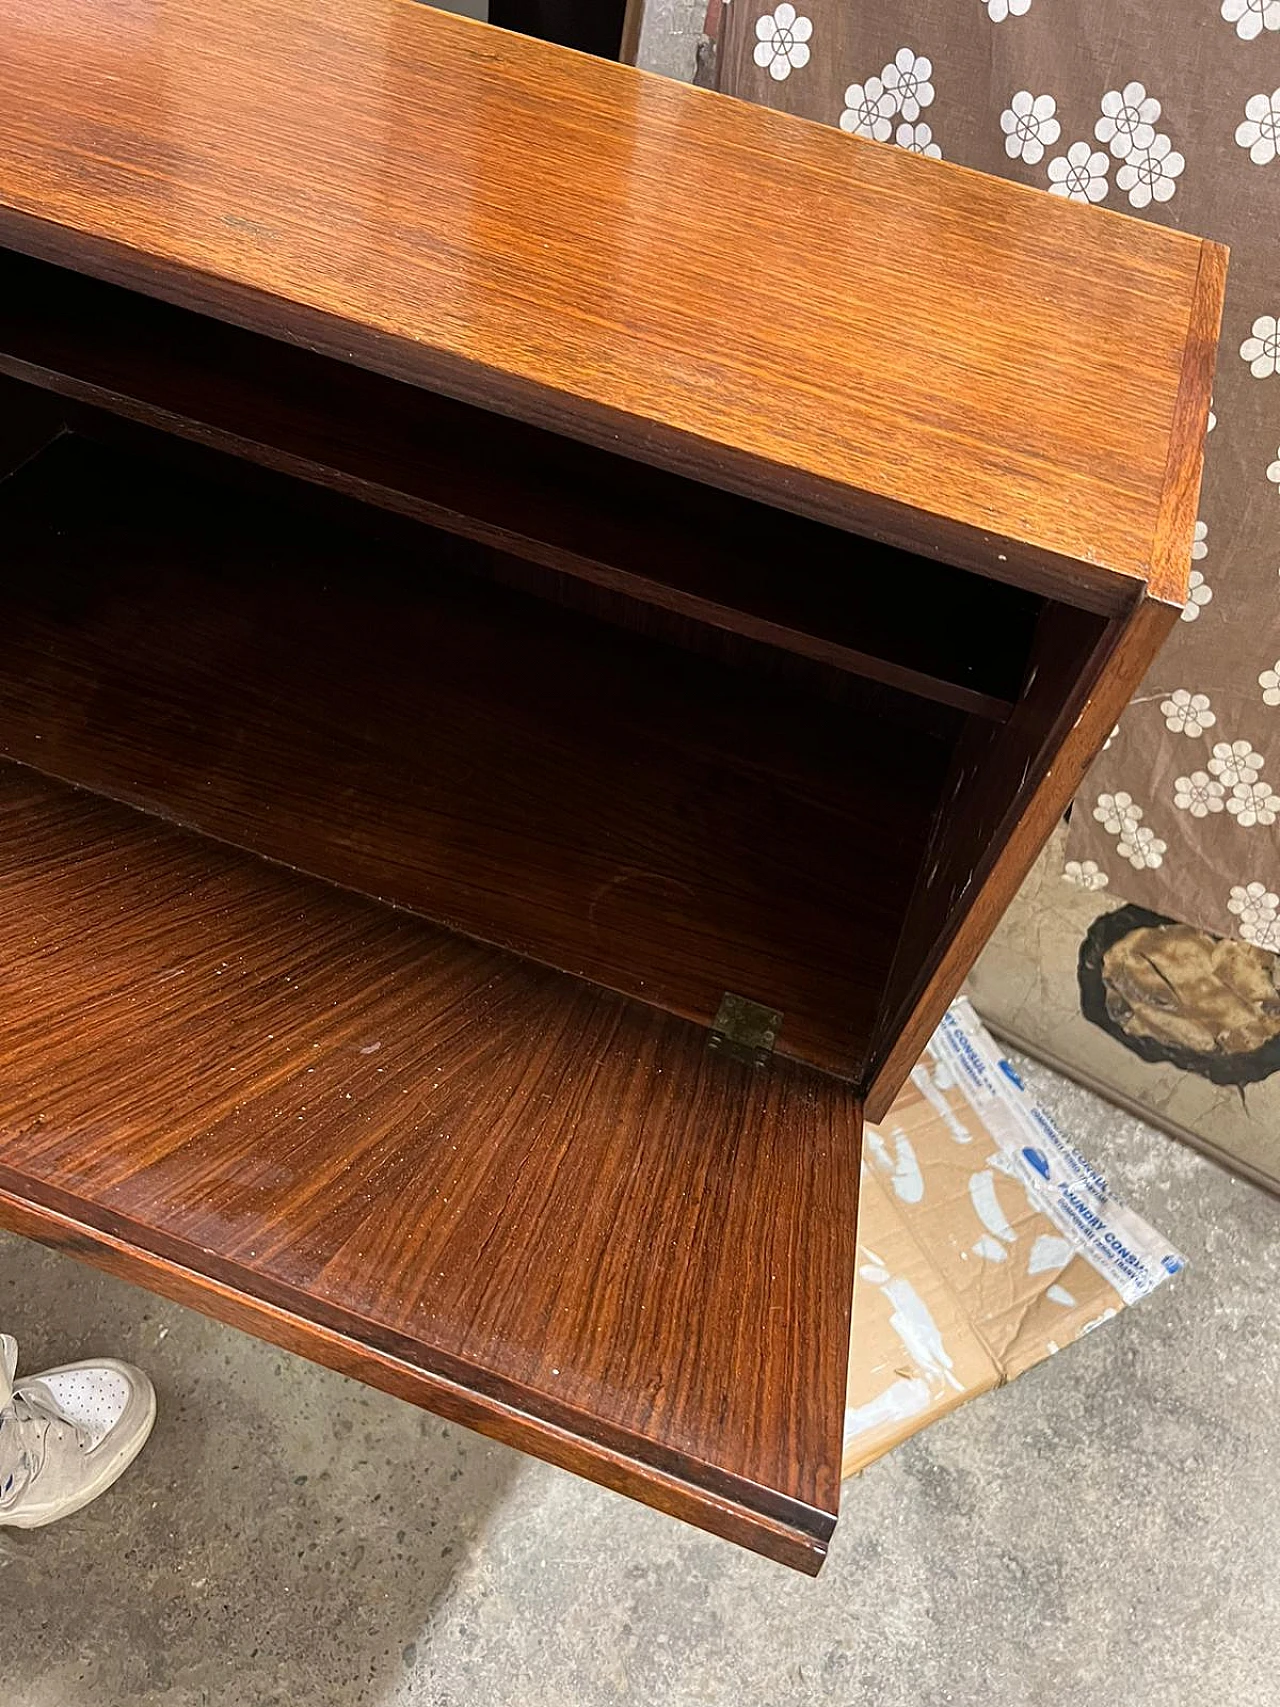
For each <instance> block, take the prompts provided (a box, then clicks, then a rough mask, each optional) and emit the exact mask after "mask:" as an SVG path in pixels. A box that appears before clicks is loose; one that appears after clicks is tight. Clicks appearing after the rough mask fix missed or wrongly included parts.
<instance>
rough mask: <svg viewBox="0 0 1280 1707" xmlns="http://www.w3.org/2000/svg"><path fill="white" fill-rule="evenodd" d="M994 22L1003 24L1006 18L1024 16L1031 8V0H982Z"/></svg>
mask: <svg viewBox="0 0 1280 1707" xmlns="http://www.w3.org/2000/svg"><path fill="white" fill-rule="evenodd" d="M982 4H983V5H984V6H985V7H986V8H987V16H988V17H989V18H990V19H991V22H992V23H993V24H1003V23H1004V21H1005V19H1006V18H1022V17H1025V16H1026V14H1027V13H1028V12H1029V11H1030V10H1031V0H982Z"/></svg>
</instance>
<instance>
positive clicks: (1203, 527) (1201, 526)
mask: <svg viewBox="0 0 1280 1707" xmlns="http://www.w3.org/2000/svg"><path fill="white" fill-rule="evenodd" d="M1208 555H1209V524H1208V522H1197V523H1196V531H1195V533H1194V534H1193V535H1192V538H1191V561H1192V562H1193V563H1199V562H1201V561H1202V560H1203V559H1204V558H1206V557H1207V556H1208Z"/></svg>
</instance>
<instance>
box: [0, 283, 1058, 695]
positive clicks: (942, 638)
mask: <svg viewBox="0 0 1280 1707" xmlns="http://www.w3.org/2000/svg"><path fill="white" fill-rule="evenodd" d="M5 372H7V373H9V374H11V375H13V376H14V377H16V378H18V379H23V380H29V381H31V382H32V383H33V384H35V385H37V386H39V387H41V388H45V389H51V390H54V391H57V392H59V393H61V394H62V395H64V396H66V397H69V398H72V399H78V400H80V401H84V402H88V403H91V404H94V405H96V406H98V407H100V408H102V409H106V410H110V411H112V412H114V413H117V414H120V415H123V416H125V417H127V418H129V419H133V420H138V421H142V422H145V423H147V424H149V425H152V426H155V427H157V428H160V429H162V430H164V431H166V432H170V433H179V434H182V435H184V436H186V437H188V438H190V439H193V440H195V441H196V442H198V443H202V444H208V445H214V446H218V447H220V448H222V449H225V450H228V451H231V452H233V453H235V454H236V455H238V456H241V457H245V458H247V459H249V460H252V461H255V462H259V463H262V464H263V465H265V466H267V467H271V468H277V469H281V470H284V471H286V472H288V473H291V474H295V475H298V476H301V477H302V478H304V479H307V480H311V481H315V482H318V483H320V484H323V485H325V486H329V487H332V488H335V489H338V490H341V491H344V492H347V493H350V494H352V495H354V496H357V497H360V498H363V499H365V500H366V501H368V502H370V503H373V504H377V505H380V506H382V507H385V508H388V509H391V510H394V511H398V512H400V513H402V514H405V515H409V516H413V517H415V518H417V519H419V520H423V521H427V522H430V523H431V524H432V525H433V526H435V527H438V528H441V529H445V530H447V531H451V532H456V533H460V534H463V535H465V536H466V537H468V538H470V539H474V540H477V541H480V542H482V543H485V544H488V545H493V546H496V547H497V548H499V549H500V550H502V551H504V552H508V553H514V554H516V555H518V556H520V557H522V558H525V559H527V560H529V561H531V562H533V563H535V564H538V565H541V566H543V567H545V568H547V569H550V570H560V571H564V572H565V573H568V574H570V575H573V576H575V577H578V578H581V579H585V580H587V581H589V582H591V583H593V584H595V585H597V586H599V587H602V588H604V589H608V590H611V591H614V592H617V593H620V594H624V595H630V596H633V597H635V598H637V599H639V600H641V601H643V602H646V603H650V604H654V605H656V606H658V607H660V608H663V609H666V610H668V611H671V612H674V613H677V614H680V615H683V616H687V617H689V618H691V619H693V620H695V621H697V622H699V623H702V624H709V625H712V626H717V627H720V628H722V629H726V630H728V631H730V632H733V633H736V634H739V635H744V636H747V637H749V638H753V639H755V640H758V641H761V642H764V643H767V644H769V645H771V646H774V647H776V648H779V649H781V650H784V651H791V652H794V653H796V654H797V655H799V656H802V657H806V658H809V659H812V660H816V661H819V662H823V663H826V664H828V665H830V666H832V667H833V668H837V669H842V670H848V671H850V672H852V673H854V674H857V675H861V676H864V677H867V678H869V679H872V680H875V681H880V682H884V683H887V684H889V685H891V686H897V687H902V688H904V689H907V690H908V691H910V692H912V693H914V694H918V695H922V696H924V697H926V698H930V699H936V700H938V701H939V702H940V703H943V704H946V705H951V706H955V707H957V708H958V709H960V710H963V711H972V712H975V713H977V714H978V715H979V716H983V717H989V718H992V719H994V720H996V721H1000V720H1003V719H1004V718H1007V717H1008V716H1009V715H1010V712H1011V710H1012V707H1013V703H1014V702H1015V701H1016V699H1017V697H1018V693H1019V689H1020V686H1021V679H1022V674H1023V671H1024V669H1025V664H1026V659H1027V656H1028V651H1029V648H1030V644H1031V638H1032V635H1033V633H1034V630H1035V624H1036V620H1037V617H1038V614H1039V611H1040V609H1041V608H1042V605H1043V602H1044V601H1043V600H1042V599H1041V598H1039V597H1037V596H1036V595H1035V594H1034V593H1031V592H1028V591H1027V590H1026V589H1025V588H1023V587H1017V586H1006V585H1004V584H1003V583H1001V582H999V581H995V580H990V579H988V578H986V577H985V576H982V575H975V574H970V573H967V572H965V571H963V570H957V569H954V568H951V567H950V566H948V565H946V564H941V563H933V562H930V561H929V560H928V559H927V558H922V557H918V556H913V555H912V554H910V553H908V552H904V551H898V550H895V549H893V548H892V547H890V546H887V545H878V544H877V543H875V542H874V541H873V540H869V539H864V538H859V537H858V536H856V535H853V534H849V533H845V532H843V531H842V530H840V529H838V528H834V527H829V526H825V525H824V524H822V523H820V522H814V521H809V520H806V519H805V518H803V517H801V516H795V515H790V514H788V513H786V512H785V511H783V510H778V509H773V508H770V507H769V506H768V505H765V504H758V503H752V502H750V501H747V500H744V499H741V498H736V497H733V496H731V495H730V494H728V493H724V492H719V491H717V490H715V488H713V487H710V486H705V485H702V484H700V483H698V482H697V481H694V480H689V479H685V478H682V477H681V476H680V475H678V474H672V473H669V472H665V471H663V470H660V469H655V468H647V467H645V466H643V465H641V464H637V463H636V462H634V461H631V460H629V459H628V458H626V457H622V456H616V455H611V454H610V453H609V452H607V451H603V450H597V449H594V448H592V447H591V446H588V445H583V444H579V443H577V442H575V441H574V440H571V439H567V438H564V437H562V436H561V435H559V434H557V433H552V432H548V431H546V430H544V429H541V428H538V427H533V426H529V425H527V424H525V423H523V422H520V421H516V420H513V419H509V418H507V417H505V416H501V415H496V414H493V413H492V412H490V411H488V410H485V409H480V408H476V407H475V406H474V405H469V404H465V403H458V402H454V401H452V400H451V399H449V398H445V397H441V396H439V395H437V394H435V393H433V392H429V391H424V390H422V389H421V388H420V387H416V386H411V385H405V384H402V383H399V382H397V381H395V380H390V379H385V378H382V377H381V376H379V375H377V374H373V373H368V372H366V371H364V370H363V369H361V368H357V367H353V366H351V365H350V364H348V363H345V362H339V361H334V360H332V359H330V358H328V357H325V356H319V355H316V354H315V353H313V352H311V351H307V350H299V349H295V348H293V347H292V346H291V345H287V344H282V343H279V342H277V341H275V340H273V339H271V338H265V337H262V336H260V335H259V334H256V333H253V332H247V331H244V330H243V329H241V328H238V327H235V326H228V325H221V324H219V323H217V322H215V321H210V320H209V319H208V318H207V317H205V316H202V315H197V314H193V313H191V312H190V311H188V310H184V309H181V308H174V307H171V306H169V305H168V304H164V303H156V302H150V301H148V300H147V299H146V298H145V297H140V296H138V295H136V294H135V293H133V292H131V291H127V290H122V289H120V288H118V287H116V286H113V285H109V284H103V283H100V282H99V281H97V280H94V279H89V278H85V277H83V276H81V275H79V274H76V273H72V272H69V271H67V270H65V269H63V268H58V267H52V266H49V265H47V264H45V263H43V262H39V261H34V260H31V259H30V258H28V257H26V256H22V255H17V254H5V253H4V252H3V251H0V373H5ZM961 633H962V634H963V635H964V636H965V642H964V644H957V636H958V635H959V634H961Z"/></svg>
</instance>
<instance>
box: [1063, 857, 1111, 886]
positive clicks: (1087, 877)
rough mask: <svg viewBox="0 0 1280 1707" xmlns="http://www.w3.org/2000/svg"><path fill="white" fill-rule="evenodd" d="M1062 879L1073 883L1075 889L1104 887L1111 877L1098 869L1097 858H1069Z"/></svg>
mask: <svg viewBox="0 0 1280 1707" xmlns="http://www.w3.org/2000/svg"><path fill="white" fill-rule="evenodd" d="M1062 881H1063V882H1064V883H1074V884H1075V886H1076V888H1077V889H1105V888H1106V887H1107V884H1108V883H1110V881H1111V879H1110V878H1109V877H1108V876H1107V874H1106V872H1105V871H1100V870H1099V869H1098V862H1097V860H1093V859H1085V860H1080V859H1069V860H1068V861H1067V863H1066V866H1065V867H1064V869H1063V873H1062Z"/></svg>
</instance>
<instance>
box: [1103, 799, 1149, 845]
mask: <svg viewBox="0 0 1280 1707" xmlns="http://www.w3.org/2000/svg"><path fill="white" fill-rule="evenodd" d="M1093 815H1094V817H1095V818H1096V819H1097V820H1098V822H1099V823H1100V824H1101V825H1102V827H1103V829H1104V830H1105V831H1106V832H1107V834H1108V835H1109V836H1121V835H1124V836H1127V835H1129V833H1130V832H1131V831H1133V830H1136V829H1137V828H1138V825H1139V824H1140V823H1141V821H1142V808H1141V806H1135V805H1134V803H1133V796H1132V795H1129V794H1100V795H1099V796H1098V804H1097V805H1096V806H1095V807H1094V809H1093Z"/></svg>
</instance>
